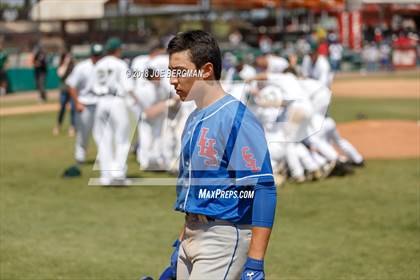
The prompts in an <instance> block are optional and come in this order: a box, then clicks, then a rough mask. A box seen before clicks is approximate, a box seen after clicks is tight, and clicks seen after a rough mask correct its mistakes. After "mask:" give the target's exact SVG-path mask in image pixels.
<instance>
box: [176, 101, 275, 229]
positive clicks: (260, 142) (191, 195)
mask: <svg viewBox="0 0 420 280" xmlns="http://www.w3.org/2000/svg"><path fill="white" fill-rule="evenodd" d="M181 142H182V151H181V158H180V168H179V170H180V171H179V176H178V181H177V201H176V204H175V210H178V211H182V212H188V213H195V214H203V215H207V216H210V217H213V218H215V219H221V220H227V221H230V222H233V223H238V224H251V223H252V206H253V197H252V193H253V190H254V187H255V186H256V184H257V183H258V184H260V183H267V182H272V183H273V185H274V179H273V172H272V168H271V163H270V155H269V152H268V149H267V143H266V140H265V136H264V130H263V128H262V126H261V125H260V123H259V122H258V120H257V119H256V117H255V116H254V115H253V114H252V113H251V111H249V110H248V109H247V108H246V106H245V105H244V104H243V103H241V102H240V101H239V100H237V99H235V98H234V97H232V96H231V95H226V96H224V97H223V98H221V99H219V100H218V101H216V102H215V103H213V104H211V105H210V106H208V107H206V108H203V109H196V110H195V111H193V112H192V113H191V115H190V116H189V118H188V119H187V122H186V124H185V127H184V131H183V134H182V140H181ZM244 193H245V194H248V195H245V196H244V195H241V194H244ZM250 194H251V195H250Z"/></svg>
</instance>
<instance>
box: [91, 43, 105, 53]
mask: <svg viewBox="0 0 420 280" xmlns="http://www.w3.org/2000/svg"><path fill="white" fill-rule="evenodd" d="M103 52H104V47H103V46H102V45H101V44H92V45H91V46H90V55H95V56H98V55H102V53H103Z"/></svg>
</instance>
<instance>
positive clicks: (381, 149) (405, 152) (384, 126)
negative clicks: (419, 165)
mask: <svg viewBox="0 0 420 280" xmlns="http://www.w3.org/2000/svg"><path fill="white" fill-rule="evenodd" d="M338 130H339V132H340V134H341V135H342V136H343V137H345V138H346V139H347V140H349V141H350V142H351V143H352V144H353V145H354V146H355V147H356V148H357V149H358V150H359V151H360V152H361V153H362V155H363V156H364V157H365V158H367V159H395V158H412V157H420V144H419V143H420V123H418V122H414V121H399V120H387V121H374V120H365V121H356V122H349V123H343V124H338Z"/></svg>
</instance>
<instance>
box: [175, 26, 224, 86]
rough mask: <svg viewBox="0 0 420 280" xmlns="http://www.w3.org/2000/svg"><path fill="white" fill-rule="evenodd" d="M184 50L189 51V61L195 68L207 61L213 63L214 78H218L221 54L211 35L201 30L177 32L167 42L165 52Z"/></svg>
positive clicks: (220, 68)
mask: <svg viewBox="0 0 420 280" xmlns="http://www.w3.org/2000/svg"><path fill="white" fill-rule="evenodd" d="M185 50H189V51H190V56H191V61H192V62H193V63H194V64H195V66H196V67H197V68H200V67H202V66H203V65H204V64H206V63H207V62H210V63H211V64H213V71H214V78H215V79H216V80H220V76H221V73H222V55H221V53H220V49H219V46H218V45H217V42H216V40H215V39H214V38H213V36H212V35H210V34H209V33H207V32H205V31H202V30H192V31H187V32H181V33H178V34H177V35H176V36H175V37H174V38H172V40H171V41H170V42H169V44H168V48H167V52H168V54H169V55H172V54H173V53H177V52H182V51H185Z"/></svg>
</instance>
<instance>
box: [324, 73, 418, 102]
mask: <svg viewBox="0 0 420 280" xmlns="http://www.w3.org/2000/svg"><path fill="white" fill-rule="evenodd" d="M332 92H333V95H334V96H343V97H362V98H363V97H364V98H384V97H386V98H420V78H419V79H392V80H386V79H369V80H336V81H334V83H333V85H332Z"/></svg>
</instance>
